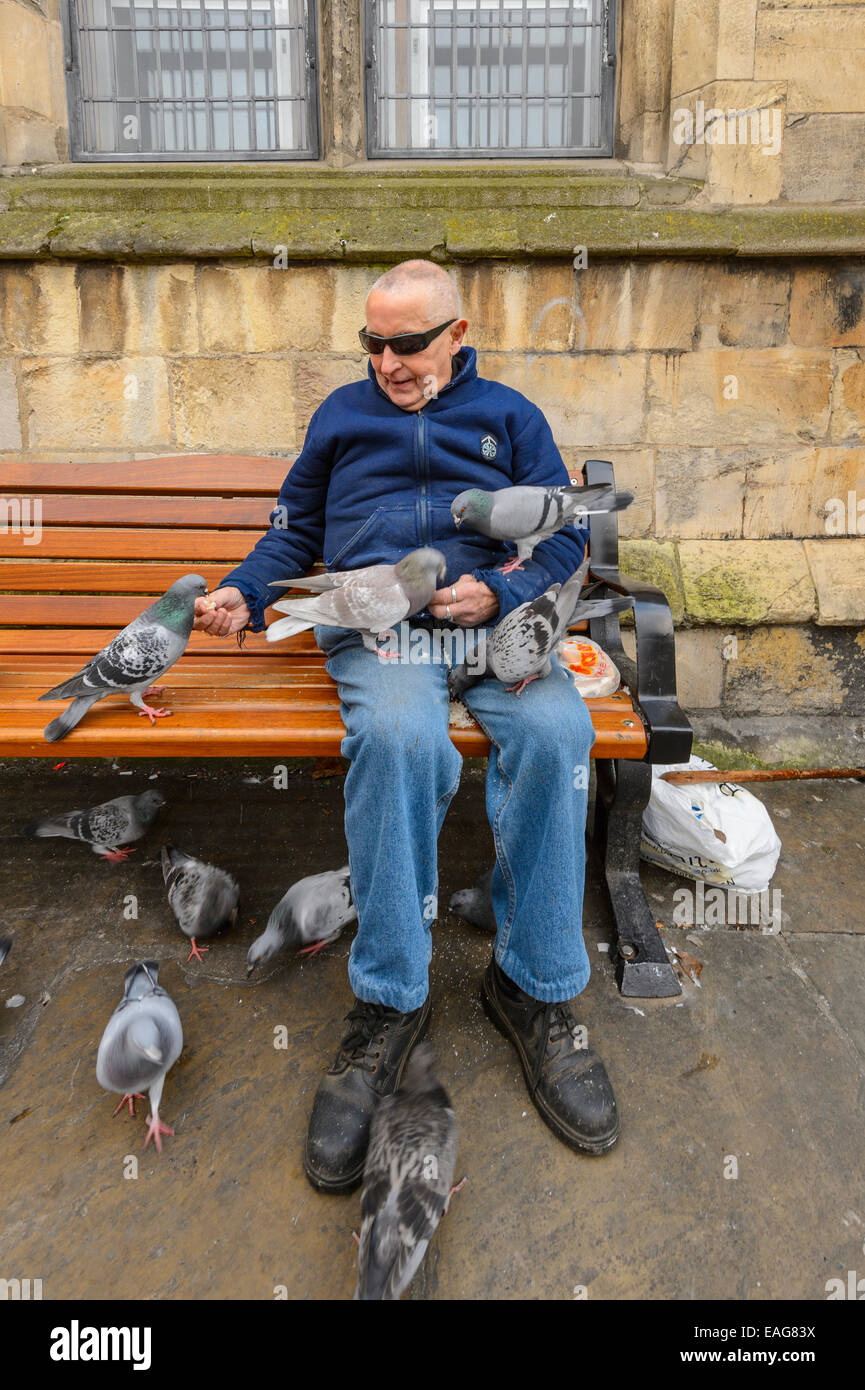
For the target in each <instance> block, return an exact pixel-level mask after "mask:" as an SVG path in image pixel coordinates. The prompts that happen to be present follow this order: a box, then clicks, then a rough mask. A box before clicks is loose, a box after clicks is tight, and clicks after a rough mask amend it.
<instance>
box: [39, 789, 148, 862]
mask: <svg viewBox="0 0 865 1390" xmlns="http://www.w3.org/2000/svg"><path fill="white" fill-rule="evenodd" d="M164 805H165V797H164V796H163V795H162V794H161V793H160V792H154V791H147V792H142V793H141V794H140V795H139V796H115V798H114V800H113V801H103V802H102V804H101V805H99V806H91V807H89V808H88V809H87V810H84V811H66V812H65V814H63V815H60V816H51V817H50V818H49V819H47V820H40V821H36V823H35V824H34V825H28V826H27V827H26V829H25V831H24V833H25V835H32V836H35V837H36V838H37V839H42V838H44V837H46V836H51V835H61V836H62V837H63V838H64V839H66V840H84V841H85V843H86V844H88V845H90V846H91V847H92V849H93V852H94V853H95V854H99V855H101V856H102V858H103V859H108V860H110V861H111V863H112V864H121V863H122V862H123V860H124V859H125V858H126V856H127V854H132V853H133V852H134V851H133V850H132V849H118V845H125V844H128V843H129V841H130V840H140V839H141V836H142V835H143V834H144V832H145V831H146V830H148V829H149V828H150V826H151V825H152V824H153V822H154V820H155V819H156V813H157V812H158V810H159V808H160V806H164Z"/></svg>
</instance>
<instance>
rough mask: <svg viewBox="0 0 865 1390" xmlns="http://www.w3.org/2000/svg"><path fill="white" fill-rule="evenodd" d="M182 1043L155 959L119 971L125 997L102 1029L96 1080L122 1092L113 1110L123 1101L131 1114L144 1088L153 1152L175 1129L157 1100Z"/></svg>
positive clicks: (121, 1106) (170, 1001)
mask: <svg viewBox="0 0 865 1390" xmlns="http://www.w3.org/2000/svg"><path fill="white" fill-rule="evenodd" d="M182 1049H183V1028H182V1026H181V1023H180V1015H179V1014H178V1012H177V1009H176V1008H175V1005H174V1001H173V1000H172V999H171V997H170V996H169V995H168V994H167V993H166V991H165V990H164V989H162V988H161V987H160V985H159V962H158V961H155V960H143V961H139V962H138V963H137V964H136V965H132V966H130V968H129V969H128V970H127V972H126V974H125V976H124V977H123V998H122V999H121V1001H120V1003H119V1004H118V1005H117V1008H116V1009H115V1010H114V1013H113V1014H112V1015H111V1017H110V1019H109V1020H108V1025H107V1027H106V1029H105V1032H104V1033H103V1034H102V1041H101V1042H100V1044H99V1052H98V1054H97V1057H96V1080H97V1081H98V1082H99V1085H100V1086H101V1087H102V1088H103V1089H104V1090H106V1091H114V1092H116V1093H119V1094H120V1095H122V1097H123V1099H122V1100H121V1102H120V1104H119V1105H118V1106H117V1109H116V1110H115V1111H114V1114H115V1115H116V1114H117V1113H118V1111H120V1110H122V1109H123V1107H124V1105H128V1106H129V1113H130V1115H134V1114H135V1102H136V1100H143V1099H144V1096H143V1095H142V1092H143V1091H147V1093H148V1095H149V1097H150V1114H149V1115H148V1117H147V1137H146V1139H145V1140H144V1147H145V1149H146V1148H147V1145H148V1144H149V1143H150V1140H151V1139H152V1140H153V1142H154V1144H155V1145H156V1152H157V1153H162V1135H163V1134H173V1133H174V1130H173V1129H171V1128H170V1126H169V1125H164V1124H163V1123H162V1121H161V1120H160V1118H159V1102H160V1101H161V1099H162V1088H163V1086H164V1085H165V1077H166V1074H167V1073H168V1072H169V1071H170V1070H171V1068H172V1067H173V1066H174V1063H175V1062H176V1061H177V1059H178V1057H179V1056H180V1053H181V1051H182Z"/></svg>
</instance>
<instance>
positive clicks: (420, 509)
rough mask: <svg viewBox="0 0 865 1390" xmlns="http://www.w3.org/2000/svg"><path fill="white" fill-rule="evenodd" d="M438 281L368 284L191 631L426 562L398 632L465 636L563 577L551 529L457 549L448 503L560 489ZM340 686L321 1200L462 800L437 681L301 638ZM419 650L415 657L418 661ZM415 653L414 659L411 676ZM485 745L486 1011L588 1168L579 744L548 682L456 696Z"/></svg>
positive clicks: (406, 1024)
mask: <svg viewBox="0 0 865 1390" xmlns="http://www.w3.org/2000/svg"><path fill="white" fill-rule="evenodd" d="M466 328H467V321H466V320H465V319H464V318H462V317H461V316H460V306H459V299H458V295H457V291H456V287H455V285H454V284H453V281H452V280H451V279H450V277H449V276H448V275H447V274H446V272H445V271H444V270H442V269H441V267H439V266H436V265H434V264H433V263H432V262H430V261H405V262H403V264H401V265H398V266H396V267H394V268H393V269H392V270H389V271H388V272H387V273H386V274H385V275H382V276H381V277H380V279H378V280H377V281H376V282H375V284H374V285H373V287H372V289H371V290H370V292H369V296H368V298H367V301H366V325H365V327H364V329H363V330H362V331H361V333H360V338H361V343H362V345H363V347H364V349H365V351H367V352H368V353H369V354H370V364H369V371H368V379H367V380H364V381H359V382H356V383H353V384H351V385H349V386H342V387H340V388H339V389H338V390H336V391H333V392H332V393H331V394H330V395H329V396H328V397H327V399H326V400H325V401H324V402H323V403H322V404H321V405H320V406H319V407H318V409H317V410H316V412H315V414H314V415H313V417H312V419H311V421H310V424H309V428H308V430H307V433H306V439H305V442H304V446H303V449H302V451H301V453H300V455H299V457H298V458H297V460H296V462H295V463H294V466H293V467H292V469H291V471H290V473H289V474H288V477H287V478H286V480H285V483H284V485H283V488H282V492H281V493H280V496H279V500H278V504H277V509H276V511H275V512H274V513H273V514H272V525H271V529H270V530H269V531H268V533H267V534H266V535H265V536H263V537H262V539H261V540H260V541H259V542H258V544H257V545H256V546H255V548H254V550H253V551H252V552H251V554H250V555H249V556H247V558H246V560H244V561H243V563H242V564H241V565H240V566H239V567H238V568H237V569H235V570H233V571H232V573H231V574H229V575H227V576H226V577H225V579H224V580H223V581H222V583H221V585H220V587H219V589H217V590H216V591H215V592H214V593H213V594H212V595H211V598H213V599H215V600H216V605H217V606H216V607H215V609H213V610H212V611H210V612H205V611H204V603H205V601H204V600H199V601H198V603H197V618H196V626H198V627H200V628H202V629H203V630H204V631H205V632H208V633H210V634H211V635H212V636H214V637H227V636H229V635H230V634H231V633H234V632H238V631H240V630H241V629H242V628H245V627H246V626H247V625H250V626H251V627H252V629H253V631H259V630H260V629H261V628H262V627H263V626H264V610H265V608H266V607H267V606H268V604H270V603H272V602H273V601H274V599H275V598H276V597H277V591H276V590H274V589H269V588H268V583H269V582H270V581H271V580H276V579H285V578H293V577H296V576H299V575H303V574H305V573H308V572H309V570H310V568H311V566H312V565H313V563H314V561H315V560H316V559H317V558H318V557H319V556H321V555H323V556H324V560H325V564H326V566H327V567H328V569H336V568H341V569H353V568H356V567H359V566H361V565H369V564H374V563H378V562H388V563H393V562H394V561H396V560H398V559H400V558H401V557H402V556H403V555H405V554H406V553H407V552H408V551H409V550H412V549H415V548H417V547H420V546H432V547H434V548H436V549H438V550H440V551H441V552H442V554H443V555H444V556H445V559H446V561H447V574H446V579H445V582H444V584H443V587H442V588H441V589H440V590H439V591H437V592H436V593H435V595H434V597H433V599H432V601H431V603H430V605H429V609H428V611H427V612H426V613H421V614H418V615H417V617H416V618H415V619H413V620H412V628H416V627H422V626H424V625H425V626H426V627H427V628H434V627H438V628H442V627H444V628H450V629H451V631H453V628H454V625H458V626H460V627H463V628H471V629H477V630H479V631H483V630H484V628H485V627H487V626H489V625H491V624H494V623H495V622H496V621H497V620H498V619H499V618H500V617H503V616H504V615H505V614H506V613H508V612H510V611H511V610H512V609H513V608H514V607H516V606H517V605H518V604H520V603H523V602H525V600H527V599H532V598H535V597H537V596H538V595H539V594H541V593H542V592H543V591H544V590H545V589H546V588H547V587H548V586H549V585H550V584H552V583H554V582H556V581H563V580H564V579H566V578H567V577H568V576H569V575H570V574H572V573H573V571H574V570H575V569H576V568H577V566H578V565H579V563H580V560H581V559H582V556H583V553H584V550H585V535H584V533H582V532H578V531H575V530H573V529H568V530H565V531H561V532H559V533H558V535H556V536H554V537H553V538H552V539H551V540H548V541H545V542H544V543H543V544H541V545H539V546H538V547H537V549H536V550H535V552H534V555H533V557H532V559H531V560H530V561H528V562H527V563H526V564H525V566H524V567H523V569H522V570H516V571H514V570H512V571H510V572H509V573H507V574H503V573H502V570H501V568H499V567H500V566H501V564H502V562H504V561H505V560H507V559H508V558H509V556H508V553H507V552H506V550H505V549H504V548H503V547H502V546H501V545H500V543H498V542H496V541H494V540H488V539H487V538H485V537H483V536H480V535H478V534H474V533H471V532H470V531H468V530H467V529H466V528H465V527H463V528H462V529H461V530H460V531H457V530H456V528H455V527H454V523H453V519H452V517H451V513H450V504H451V501H452V500H453V498H454V497H455V496H456V494H457V493H459V492H461V491H463V489H465V488H468V487H480V488H485V489H496V488H503V487H508V486H510V485H512V484H515V483H528V484H539V485H543V486H548V485H560V484H562V483H567V482H568V481H569V478H568V473H567V470H566V469H565V466H564V463H563V462H562V458H561V455H560V454H559V452H558V449H557V448H556V445H555V443H554V442H553V437H552V433H551V431H550V428H549V425H548V424H547V422H546V420H545V418H544V416H543V414H542V413H541V411H540V410H539V409H538V408H537V407H536V406H534V405H532V403H531V402H530V401H528V400H527V399H526V398H525V397H524V396H522V395H520V393H519V392H518V391H514V390H511V389H510V388H509V387H506V386H502V385H499V384H498V383H497V382H494V381H486V380H484V379H483V378H481V377H479V376H478V374H477V368H476V361H475V351H474V349H473V348H470V347H463V346H462V342H463V336H464V334H465V331H466ZM315 638H316V641H317V642H318V644H319V646H320V647H321V649H322V650H323V651H324V652H325V654H326V656H327V669H328V671H329V672H330V674H331V675H332V676H333V678H334V680H335V681H336V682H337V685H338V688H339V696H340V701H341V707H342V717H343V720H344V722H345V727H346V736H345V739H344V740H343V744H342V752H343V754H344V756H345V757H347V758H349V759H350V761H351V766H350V768H349V770H348V774H347V776H346V780H345V803H346V813H345V832H346V838H347V840H348V850H349V863H350V870H351V885H352V893H353V895H354V900H355V903H356V906H357V912H358V931H357V936H356V938H355V941H354V943H353V945H352V949H351V955H350V958H349V980H350V983H351V986H352V989H353V990H354V993H355V995H356V1000H355V1006H354V1008H353V1009H352V1010H351V1011H350V1013H349V1014H348V1015H347V1022H348V1024H349V1027H348V1030H347V1032H346V1034H345V1037H344V1038H343V1040H342V1042H341V1043H340V1046H339V1050H338V1052H337V1056H336V1060H335V1061H334V1063H333V1065H332V1066H331V1067H330V1068H329V1070H328V1071H327V1072H326V1073H325V1075H324V1077H323V1079H322V1081H321V1084H320V1085H319V1088H318V1091H317V1093H316V1096H315V1101H314V1104H313V1109H312V1115H311V1118H310V1123H309V1130H308V1134H307V1142H306V1152H305V1160H304V1164H305V1169H306V1173H307V1176H308V1177H309V1180H310V1182H311V1183H312V1184H313V1186H314V1187H316V1188H317V1189H319V1190H320V1191H325V1192H348V1191H350V1190H351V1189H352V1188H353V1187H355V1186H356V1185H357V1184H358V1183H359V1182H360V1181H361V1178H362V1175H363V1165H364V1158H365V1156H366V1149H367V1145H368V1137H369V1126H370V1120H371V1117H372V1114H373V1111H374V1109H375V1107H376V1105H377V1104H378V1103H379V1101H380V1100H381V1098H382V1097H383V1096H386V1095H388V1094H389V1093H390V1092H392V1091H394V1090H395V1089H396V1088H397V1086H398V1085H399V1082H400V1079H401V1077H402V1074H403V1071H404V1069H405V1065H406V1062H407V1060H408V1056H409V1053H410V1051H411V1049H412V1048H413V1047H414V1046H415V1044H416V1043H417V1042H418V1041H419V1040H420V1039H421V1037H422V1036H423V1035H424V1033H425V1031H426V1029H427V1026H428V1023H429V1018H430V1000H429V993H428V988H429V987H428V964H429V959H430V955H431V953H432V938H431V931H430V928H431V925H432V920H433V918H434V917H435V913H436V903H437V891H438V875H437V864H436V845H437V840H438V835H439V831H440V829H441V826H442V822H443V820H444V817H445V813H446V811H447V808H448V805H449V803H450V800H451V798H452V797H453V795H454V792H455V791H456V789H457V786H458V783H459V779H460V767H461V759H460V756H459V754H458V753H457V751H456V749H455V748H454V746H453V744H452V743H451V741H450V738H449V735H448V687H447V674H448V669H447V666H446V665H445V664H444V663H443V662H442V661H441V660H436V659H435V648H436V643H434V642H432V641H430V642H429V643H428V644H427V646H428V649H429V651H428V659H426V660H421V661H416V660H409V661H404V660H382V659H381V658H380V656H379V654H378V653H377V652H375V651H369V650H367V649H366V648H365V647H364V646H363V644H362V642H361V639H360V636H359V635H358V633H356V632H353V631H350V630H347V629H341V628H329V627H317V628H316V629H315ZM421 645H423V644H422V643H421ZM430 653H431V654H430ZM465 701H466V704H467V705H468V706H469V707H470V709H471V712H472V714H473V715H474V717H475V718H476V719H477V721H478V723H479V724H480V725H481V727H482V728H483V729H484V730H485V731H486V733H487V734H488V735H489V738H490V741H491V743H492V753H491V755H490V759H489V765H488V769H487V784H486V802H487V814H488V816H489V821H490V825H491V827H492V831H493V837H494V841H495V852H496V864H495V867H494V870H493V874H492V884H491V892H492V904H493V910H494V913H495V919H496V926H497V929H496V937H495V946H494V951H493V957H492V959H491V961H490V964H489V967H488V969H487V971H486V974H485V976H484V980H483V986H482V992H483V1001H484V1005H485V1007H486V1009H487V1012H488V1013H489V1015H490V1017H491V1019H492V1021H493V1022H494V1023H495V1024H496V1026H497V1027H498V1028H499V1029H500V1030H501V1031H502V1032H503V1033H504V1034H505V1036H506V1037H508V1038H509V1039H510V1041H511V1042H512V1043H513V1044H514V1046H515V1047H516V1050H517V1053H518V1055H519V1058H520V1062H521V1063H522V1067H523V1071H524V1073H525V1077H526V1082H527V1084H528V1088H529V1095H530V1097H531V1099H532V1101H533V1102H534V1104H535V1106H536V1107H537V1109H538V1111H539V1112H540V1114H541V1116H542V1117H543V1119H544V1120H545V1121H546V1123H547V1124H548V1125H549V1126H550V1128H551V1129H552V1130H553V1131H554V1133H555V1134H557V1135H558V1136H559V1138H561V1139H563V1140H564V1141H565V1143H567V1144H570V1145H571V1146H572V1147H573V1148H575V1149H579V1150H582V1151H584V1152H587V1153H603V1152H604V1151H605V1150H607V1149H609V1148H611V1147H612V1145H613V1144H614V1143H615V1142H616V1139H617V1138H618V1133H619V1118H618V1113H617V1109H616V1102H615V1098H614V1096H613V1092H612V1088H611V1086H610V1082H609V1079H608V1077H607V1074H606V1071H605V1069H604V1065H603V1062H602V1061H601V1059H600V1058H599V1057H598V1055H597V1054H596V1053H595V1052H594V1051H593V1049H591V1048H589V1047H586V1046H585V1045H584V1043H585V1036H584V1030H582V1029H581V1028H580V1026H579V1024H578V1022H577V1020H576V1018H575V1016H574V1013H573V1010H572V1006H571V1004H570V1003H569V1002H568V1001H570V1000H571V999H573V997H574V996H575V995H577V994H579V993H580V991H581V990H582V989H583V988H584V987H585V985H586V982H587V980H588V977H589V961H588V957H587V955H586V950H585V947H584V945H583V939H582V902H583V880H584V871H585V838H584V837H585V822H586V799H587V792H586V777H585V775H584V774H585V770H586V769H587V767H588V759H589V750H590V748H591V745H592V741H593V737H594V735H593V730H592V724H591V719H590V717H589V713H588V711H587V709H586V706H585V704H584V703H583V701H582V699H581V697H580V695H579V694H578V692H577V691H576V689H575V687H574V685H573V683H572V681H571V679H570V677H569V675H568V674H567V673H566V672H565V671H564V669H563V668H561V667H560V666H558V665H557V664H556V665H554V667H553V671H552V674H551V675H550V676H549V677H548V678H547V679H546V680H537V681H534V682H533V683H532V684H531V685H529V686H528V687H527V689H526V690H525V692H524V693H523V694H522V695H521V696H520V698H519V699H518V698H517V697H516V696H515V695H513V694H509V693H508V692H507V691H506V690H505V689H504V687H503V686H502V685H500V684H499V683H498V681H496V680H494V679H492V678H489V679H484V680H482V681H481V682H480V683H479V684H477V685H475V686H474V687H473V688H472V689H471V690H470V691H469V692H468V693H467V694H466V696H465Z"/></svg>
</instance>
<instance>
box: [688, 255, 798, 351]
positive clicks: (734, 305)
mask: <svg viewBox="0 0 865 1390" xmlns="http://www.w3.org/2000/svg"><path fill="white" fill-rule="evenodd" d="M790 277H791V272H790V271H789V270H787V269H785V268H777V269H776V268H774V267H773V268H771V269H770V268H767V267H766V266H753V265H743V264H742V263H741V262H738V263H737V262H726V263H723V264H720V265H717V264H713V265H707V266H706V267H705V271H704V289H703V298H702V307H701V314H700V329H699V334H700V337H699V346H700V347H701V348H714V347H746V348H774V347H780V346H781V345H782V344H783V343H784V342H785V340H786V336H787V306H788V303H789V299H790ZM801 346H806V345H805V344H802V345H801ZM807 346H811V344H807Z"/></svg>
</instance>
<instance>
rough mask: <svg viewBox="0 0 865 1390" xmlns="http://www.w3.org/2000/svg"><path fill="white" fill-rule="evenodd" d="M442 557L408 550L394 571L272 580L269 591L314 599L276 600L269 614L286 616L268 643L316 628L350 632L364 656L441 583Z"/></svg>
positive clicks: (370, 569) (382, 568) (369, 569)
mask: <svg viewBox="0 0 865 1390" xmlns="http://www.w3.org/2000/svg"><path fill="white" fill-rule="evenodd" d="M445 573H446V565H445V557H444V556H443V555H442V553H441V551H440V550H431V549H429V548H428V547H424V548H423V549H421V550H411V551H409V553H408V555H406V556H404V557H403V559H402V560H400V561H399V563H398V564H396V565H367V566H365V567H364V568H363V569H357V570H334V571H333V573H332V574H321V575H311V576H309V577H308V578H306V579H282V580H277V581H276V582H275V584H273V585H272V586H271V587H272V588H283V589H284V588H285V587H286V586H287V585H288V586H290V587H292V588H304V589H311V590H312V591H313V592H314V593H316V594H318V595H320V597H318V598H292V599H282V600H281V601H280V602H279V603H275V604H274V605H273V606H274V608H276V609H278V610H279V612H280V613H288V614H290V616H289V617H288V618H280V619H278V620H277V622H275V623H271V624H270V626H269V628H268V629H267V640H268V642H281V641H282V639H283V638H284V637H293V636H294V634H295V633H297V632H304V631H305V630H306V629H307V628H310V627H314V626H315V624H316V623H322V624H323V625H324V626H325V627H348V628H354V629H355V630H356V631H357V632H359V633H360V635H361V637H362V639H363V645H364V646H365V647H366V648H367V650H368V651H375V650H376V638H377V637H379V636H383V635H384V634H385V633H386V632H388V631H389V630H390V628H392V627H393V625H394V623H398V622H401V621H402V619H403V618H410V617H412V615H413V614H414V613H419V612H420V611H421V609H423V608H426V606H427V604H428V603H429V601H430V599H431V598H432V596H433V594H434V593H435V592H436V588H437V586H438V582H439V581H441V582H442V583H444V578H445Z"/></svg>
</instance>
